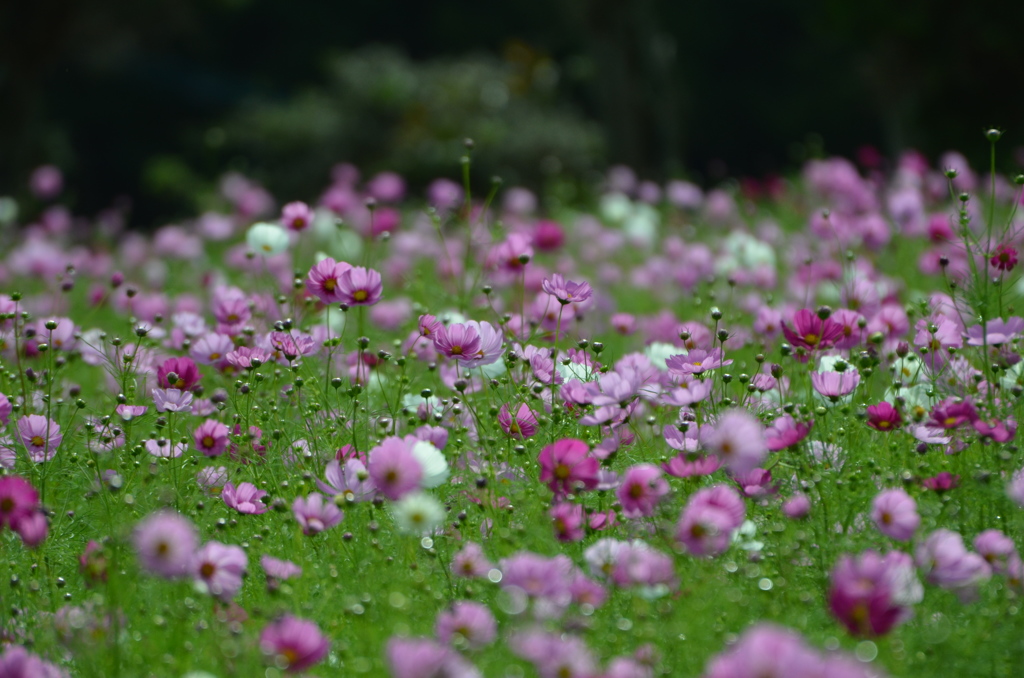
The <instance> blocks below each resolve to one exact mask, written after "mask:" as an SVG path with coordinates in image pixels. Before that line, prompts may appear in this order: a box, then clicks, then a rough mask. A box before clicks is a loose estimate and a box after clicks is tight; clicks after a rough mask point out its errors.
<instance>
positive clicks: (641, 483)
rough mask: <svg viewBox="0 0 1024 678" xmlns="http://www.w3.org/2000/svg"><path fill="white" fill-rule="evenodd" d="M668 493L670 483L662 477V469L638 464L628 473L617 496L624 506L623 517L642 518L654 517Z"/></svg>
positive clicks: (652, 465)
mask: <svg viewBox="0 0 1024 678" xmlns="http://www.w3.org/2000/svg"><path fill="white" fill-rule="evenodd" d="M668 492H669V486H668V481H666V480H665V478H663V477H662V473H661V469H660V468H658V467H657V466H655V465H654V464H637V465H636V466H632V467H630V468H629V469H628V470H627V471H626V473H625V475H624V477H623V478H622V482H621V483H620V484H619V488H618V489H617V490H616V491H615V496H616V497H618V499H619V503H620V504H622V515H624V516H625V517H627V518H640V517H643V516H650V515H653V514H654V508H655V506H657V505H658V502H659V501H661V499H662V497H664V496H665V495H666V494H668Z"/></svg>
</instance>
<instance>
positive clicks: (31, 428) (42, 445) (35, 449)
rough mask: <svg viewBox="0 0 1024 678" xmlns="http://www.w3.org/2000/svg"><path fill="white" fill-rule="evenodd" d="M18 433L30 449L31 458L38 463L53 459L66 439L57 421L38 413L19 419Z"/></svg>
mask: <svg viewBox="0 0 1024 678" xmlns="http://www.w3.org/2000/svg"><path fill="white" fill-rule="evenodd" d="M18 435H19V436H20V437H21V442H22V443H23V444H24V445H25V449H26V450H28V455H29V458H30V459H32V461H34V462H36V463H39V462H44V461H49V460H51V459H53V457H54V456H55V455H56V454H57V448H58V447H60V444H61V441H63V440H64V436H63V435H62V434H61V432H60V426H59V425H58V424H57V422H55V421H52V420H50V419H47V418H46V417H44V416H42V415H38V414H29V415H25V416H24V417H21V418H20V419H18Z"/></svg>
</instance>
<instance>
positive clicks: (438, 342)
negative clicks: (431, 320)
mask: <svg viewBox="0 0 1024 678" xmlns="http://www.w3.org/2000/svg"><path fill="white" fill-rule="evenodd" d="M433 339H434V348H435V349H437V352H438V353H441V354H442V355H445V356H447V357H449V358H451V359H453V360H459V361H462V362H471V361H473V360H476V359H477V355H478V354H479V352H480V333H479V332H478V331H477V330H476V328H474V327H472V326H471V325H467V324H463V323H452V324H451V325H449V326H448V327H445V326H444V325H441V326H439V327H438V328H437V329H436V331H435V333H434V335H433Z"/></svg>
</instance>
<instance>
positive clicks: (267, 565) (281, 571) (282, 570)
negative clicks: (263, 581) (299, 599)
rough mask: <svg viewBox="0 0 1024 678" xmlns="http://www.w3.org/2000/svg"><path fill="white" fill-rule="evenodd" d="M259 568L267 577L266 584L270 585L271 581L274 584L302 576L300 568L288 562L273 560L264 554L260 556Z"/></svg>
mask: <svg viewBox="0 0 1024 678" xmlns="http://www.w3.org/2000/svg"><path fill="white" fill-rule="evenodd" d="M260 567H262V568H263V571H264V572H265V573H266V575H267V583H268V584H270V581H271V580H274V582H275V583H276V582H280V581H283V580H285V579H291V578H292V577H298V576H301V575H302V568H301V567H299V566H298V565H296V564H295V563H293V562H291V561H290V560H280V559H278V558H274V557H273V556H269V555H267V554H266V553H264V554H263V555H262V556H260Z"/></svg>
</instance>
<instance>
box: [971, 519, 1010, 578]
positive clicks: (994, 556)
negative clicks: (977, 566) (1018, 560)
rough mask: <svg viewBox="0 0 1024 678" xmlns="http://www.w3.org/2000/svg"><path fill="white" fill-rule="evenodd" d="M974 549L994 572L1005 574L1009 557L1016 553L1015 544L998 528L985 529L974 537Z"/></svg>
mask: <svg viewBox="0 0 1024 678" xmlns="http://www.w3.org/2000/svg"><path fill="white" fill-rule="evenodd" d="M974 549H975V550H976V551H977V552H978V555H980V556H981V557H982V558H984V559H985V562H986V563H988V565H989V567H991V568H992V571H993V572H995V573H996V574H1006V572H1007V566H1008V563H1009V561H1010V558H1011V557H1012V556H1014V555H1016V553H1017V545H1016V544H1015V543H1014V542H1013V540H1012V539H1010V538H1009V537H1007V536H1006V535H1005V534H1003V533H1002V532H1000V531H999V530H985V531H984V532H982V533H981V534H979V535H978V536H977V537H975V538H974Z"/></svg>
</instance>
